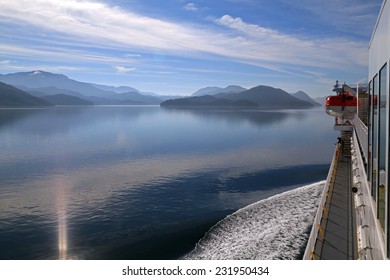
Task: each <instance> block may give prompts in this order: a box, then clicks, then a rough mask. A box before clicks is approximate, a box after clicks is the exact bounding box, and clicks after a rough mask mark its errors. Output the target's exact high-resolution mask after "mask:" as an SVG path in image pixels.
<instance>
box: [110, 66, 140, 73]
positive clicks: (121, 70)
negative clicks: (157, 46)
mask: <svg viewBox="0 0 390 280" xmlns="http://www.w3.org/2000/svg"><path fill="white" fill-rule="evenodd" d="M114 68H115V69H116V73H117V74H125V73H127V72H130V71H134V70H135V67H130V68H128V67H124V66H114Z"/></svg>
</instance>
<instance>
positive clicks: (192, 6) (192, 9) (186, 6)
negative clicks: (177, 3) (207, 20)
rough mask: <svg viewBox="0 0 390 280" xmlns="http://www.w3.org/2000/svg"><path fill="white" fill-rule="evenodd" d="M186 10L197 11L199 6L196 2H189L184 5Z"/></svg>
mask: <svg viewBox="0 0 390 280" xmlns="http://www.w3.org/2000/svg"><path fill="white" fill-rule="evenodd" d="M184 10H186V11H191V12H196V11H197V10H198V7H197V6H196V5H195V3H188V4H187V5H185V6H184Z"/></svg>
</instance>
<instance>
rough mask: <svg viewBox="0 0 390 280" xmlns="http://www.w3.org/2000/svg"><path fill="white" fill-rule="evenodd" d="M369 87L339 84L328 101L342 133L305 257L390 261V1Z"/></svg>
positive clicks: (377, 35) (372, 46)
mask: <svg viewBox="0 0 390 280" xmlns="http://www.w3.org/2000/svg"><path fill="white" fill-rule="evenodd" d="M368 50H369V66H368V68H369V69H368V85H367V87H360V88H359V86H356V88H353V87H352V86H349V85H346V84H344V85H341V86H340V85H339V83H338V82H336V85H335V87H334V89H333V91H334V92H335V95H331V96H329V97H328V98H327V99H326V101H325V108H326V112H327V113H328V114H329V115H331V116H332V117H334V118H335V124H334V129H335V130H337V131H339V132H340V136H339V137H338V139H337V145H336V148H335V151H334V155H333V159H332V162H331V165H330V169H329V172H328V176H327V180H326V184H325V188H324V191H323V193H322V196H321V200H320V203H319V206H318V209H317V213H316V216H315V219H314V222H313V226H312V228H311V232H310V237H309V240H308V243H307V246H306V250H305V253H304V256H303V259H305V260H388V259H389V258H390V215H389V214H390V192H389V175H390V170H389V168H390V162H389V160H390V157H389V155H390V141H389V133H390V119H389V117H390V111H389V107H390V106H389V105H390V104H389V102H390V78H389V70H390V69H389V67H390V66H389V63H390V0H384V2H383V3H382V7H381V10H380V13H379V16H378V19H377V22H376V25H375V28H374V31H373V33H372V37H371V40H370V43H369V48H368Z"/></svg>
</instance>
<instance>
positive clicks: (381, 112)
mask: <svg viewBox="0 0 390 280" xmlns="http://www.w3.org/2000/svg"><path fill="white" fill-rule="evenodd" d="M386 88H387V65H385V66H383V68H382V69H381V70H380V72H379V96H378V122H379V123H378V130H379V131H378V133H379V134H378V137H379V139H378V140H379V143H378V170H379V173H378V178H377V180H378V183H377V185H378V190H377V191H378V200H377V206H378V219H379V222H380V224H381V226H382V228H383V230H384V228H385V212H386V211H385V205H386V201H385V194H386V189H387V184H386V177H387V176H386V175H387V170H386V138H387V137H386V135H387V131H386V128H387V118H386V107H387V91H386Z"/></svg>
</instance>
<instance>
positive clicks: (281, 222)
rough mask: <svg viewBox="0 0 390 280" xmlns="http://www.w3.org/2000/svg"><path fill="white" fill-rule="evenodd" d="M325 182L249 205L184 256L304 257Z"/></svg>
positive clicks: (215, 258) (220, 258) (198, 258)
mask: <svg viewBox="0 0 390 280" xmlns="http://www.w3.org/2000/svg"><path fill="white" fill-rule="evenodd" d="M324 185H325V181H321V182H318V183H314V184H311V185H307V186H304V187H300V188H297V189H294V190H290V191H287V192H284V193H281V194H277V195H274V196H272V197H269V198H267V199H264V200H260V201H258V202H256V203H253V204H251V205H249V206H246V207H244V208H242V209H240V210H238V211H237V212H235V213H233V214H231V215H229V216H227V217H226V218H224V219H223V220H221V221H220V222H218V223H217V224H216V225H214V226H213V227H212V228H211V229H210V230H209V231H208V232H207V233H206V235H205V236H204V237H203V238H202V239H201V240H200V241H199V242H198V243H197V244H196V247H195V249H194V250H193V251H191V252H190V253H188V254H187V255H186V256H184V257H183V259H188V260H244V259H250V260H272V259H286V260H293V259H300V258H302V255H303V252H304V250H305V246H306V243H307V240H308V238H309V234H310V229H311V226H312V222H313V220H314V216H315V214H316V211H317V206H318V203H319V199H320V196H321V193H322V190H323V188H324Z"/></svg>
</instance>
